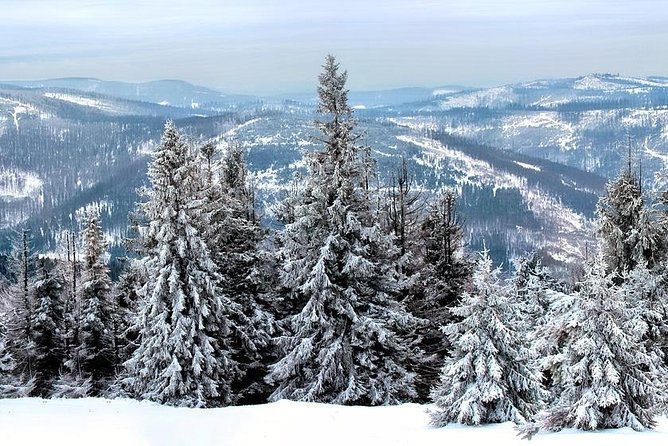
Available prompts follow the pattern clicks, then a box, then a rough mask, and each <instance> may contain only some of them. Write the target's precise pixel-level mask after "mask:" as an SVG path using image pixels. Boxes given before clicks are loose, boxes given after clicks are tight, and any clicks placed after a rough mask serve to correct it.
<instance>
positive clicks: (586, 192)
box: [0, 74, 668, 265]
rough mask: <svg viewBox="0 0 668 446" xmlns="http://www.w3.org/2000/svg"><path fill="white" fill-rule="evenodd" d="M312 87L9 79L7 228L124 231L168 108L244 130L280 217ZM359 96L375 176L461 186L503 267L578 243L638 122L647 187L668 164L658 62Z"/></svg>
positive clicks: (261, 184)
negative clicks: (225, 89)
mask: <svg viewBox="0 0 668 446" xmlns="http://www.w3.org/2000/svg"><path fill="white" fill-rule="evenodd" d="M315 99H316V98H315V91H314V92H313V93H312V94H303V95H276V96H267V97H255V96H243V95H226V94H223V93H221V92H218V91H216V90H213V89H208V88H205V87H198V86H195V85H191V84H189V83H187V82H182V81H169V80H167V81H156V82H151V83H145V84H132V83H125V82H114V81H100V80H97V79H88V78H66V79H53V80H49V81H32V82H17V83H11V85H10V84H8V83H7V82H4V83H3V82H0V236H1V235H2V232H3V231H4V232H5V233H7V231H5V230H9V229H11V228H12V227H17V225H29V226H30V227H31V228H33V229H34V231H33V233H34V234H36V236H35V237H36V238H35V240H36V243H37V244H38V245H37V246H36V248H37V249H44V250H55V249H58V246H59V245H60V244H61V240H60V238H62V234H63V231H64V230H65V229H68V228H73V227H76V225H77V222H76V219H77V215H80V214H81V212H82V210H83V209H85V208H87V207H88V206H97V207H99V208H100V209H102V210H103V219H104V225H105V228H106V230H107V231H108V237H109V239H110V240H112V241H113V242H114V243H116V244H117V243H119V241H120V240H121V239H122V238H123V236H124V231H125V229H126V227H127V215H128V212H129V211H130V210H131V209H132V208H133V204H134V202H135V200H136V199H137V197H136V193H135V189H136V188H137V187H139V186H141V184H143V183H144V182H145V180H146V177H145V169H146V162H147V160H148V155H149V154H150V153H151V151H152V149H153V148H154V147H155V145H156V144H158V142H159V140H160V135H161V132H162V129H163V126H164V121H165V120H166V119H174V120H176V125H177V127H178V128H179V129H180V130H182V131H183V133H184V135H186V137H187V138H188V139H189V140H191V141H193V142H194V143H195V144H200V143H202V142H204V141H213V142H215V143H216V144H218V145H219V146H220V148H221V149H223V148H224V147H225V140H228V139H234V140H236V141H238V142H239V143H240V144H242V145H243V147H244V148H245V149H246V151H247V154H248V161H249V164H250V169H251V171H252V172H253V175H254V178H255V184H256V185H257V187H258V203H261V206H262V207H263V208H264V209H268V210H269V211H268V214H267V216H268V218H269V219H270V218H271V215H270V208H271V205H272V203H275V202H276V200H279V199H280V198H281V197H282V196H283V195H282V194H284V193H285V191H286V188H289V187H290V185H291V184H293V182H294V181H295V180H294V179H295V178H298V177H299V175H300V174H303V172H304V167H305V163H304V162H303V155H304V154H305V153H307V152H308V151H310V150H314V149H317V144H315V142H314V139H313V136H314V135H313V132H314V129H313V120H314V119H315V115H314V111H315V105H316V101H315ZM170 101H171V103H170ZM167 103H170V105H167ZM349 103H350V105H351V106H353V107H354V108H355V116H356V118H357V119H358V121H359V127H358V128H359V130H360V131H361V132H362V133H363V136H362V138H363V140H362V141H363V144H366V145H369V146H370V147H371V148H372V150H373V152H374V155H375V158H376V159H377V162H378V164H377V168H378V173H379V175H378V178H379V187H386V186H387V184H388V181H389V179H390V178H391V177H392V175H393V174H394V173H395V171H396V167H397V165H398V164H399V163H400V162H401V160H402V159H405V160H407V163H408V166H409V169H410V170H411V172H412V174H413V175H414V178H415V181H416V182H417V184H418V185H419V187H420V188H421V189H423V190H425V192H426V193H427V194H430V193H433V192H435V191H437V190H439V189H440V188H441V187H443V186H449V187H453V188H455V189H456V190H457V191H458V193H459V194H460V199H461V208H460V210H461V211H462V214H463V217H464V219H465V221H466V222H467V231H468V235H467V236H468V242H469V246H470V247H471V248H472V249H479V248H481V247H482V244H483V243H486V246H487V247H488V248H490V249H491V252H492V255H493V256H494V259H495V261H498V262H504V264H505V265H508V264H509V260H511V259H513V258H515V257H516V256H517V255H521V254H522V253H526V252H527V251H528V250H532V249H537V250H542V251H543V252H545V253H550V255H551V256H552V261H553V262H555V263H562V264H569V263H572V262H573V260H574V259H577V258H579V257H581V256H582V255H583V252H585V250H586V248H585V247H586V240H587V236H588V234H589V226H590V223H591V221H590V219H591V217H592V216H593V215H594V210H595V206H596V202H597V200H598V197H599V196H600V194H601V193H603V186H604V184H605V181H606V179H608V178H611V177H614V176H615V175H616V174H617V172H618V171H619V168H620V166H622V165H625V163H624V162H625V157H626V156H627V153H628V144H629V136H630V137H631V138H630V141H631V142H632V143H633V144H634V146H633V154H634V157H642V164H643V173H644V175H645V176H644V179H645V183H646V184H647V185H648V186H650V187H648V188H647V190H648V191H649V190H651V186H652V185H651V184H649V183H651V182H652V180H653V174H654V173H655V172H657V171H658V170H659V169H661V168H662V167H663V166H665V165H668V78H664V77H661V76H652V77H648V78H633V77H628V76H619V75H613V74H590V75H586V76H580V77H575V78H566V79H548V80H536V81H531V82H523V83H517V84H512V85H505V86H499V87H492V88H484V89H472V88H466V87H460V86H447V85H446V86H443V87H437V88H422V87H415V88H413V87H409V88H399V89H389V90H377V91H361V92H359V91H351V92H350V93H349ZM179 104H180V105H179ZM37 234H39V235H37ZM0 238H1V237H0ZM116 246H117V248H116V252H119V251H120V248H119V247H118V245H116Z"/></svg>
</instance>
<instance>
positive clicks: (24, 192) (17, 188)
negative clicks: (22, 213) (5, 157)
mask: <svg viewBox="0 0 668 446" xmlns="http://www.w3.org/2000/svg"><path fill="white" fill-rule="evenodd" d="M43 186H44V184H43V182H42V180H41V179H40V178H39V177H38V176H37V175H35V174H33V173H31V172H24V171H21V170H16V169H0V199H4V200H8V201H11V200H14V199H22V198H34V199H41V198H42V193H43Z"/></svg>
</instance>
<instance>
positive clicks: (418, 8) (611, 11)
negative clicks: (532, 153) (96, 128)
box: [0, 0, 668, 93]
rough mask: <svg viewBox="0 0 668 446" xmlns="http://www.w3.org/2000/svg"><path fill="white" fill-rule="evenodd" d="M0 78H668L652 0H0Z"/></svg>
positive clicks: (661, 1) (387, 81)
mask: <svg viewBox="0 0 668 446" xmlns="http://www.w3.org/2000/svg"><path fill="white" fill-rule="evenodd" d="M0 21H1V23H2V24H1V25H0V79H42V78H53V77H66V76H86V77H88V76H90V77H98V78H102V79H113V80H127V81H146V80H155V79H183V80H186V81H190V82H193V83H197V84H202V85H206V86H210V87H215V88H219V89H221V90H223V91H227V92H243V93H271V92H285V91H299V90H308V89H312V88H313V85H314V84H315V82H316V76H317V73H318V72H319V71H320V65H321V64H322V62H323V60H324V56H325V55H326V54H327V53H328V52H330V53H332V54H334V55H335V56H337V58H338V59H339V61H340V62H341V63H342V65H343V66H344V68H346V69H347V70H348V71H349V87H350V88H353V89H376V88H388V87H399V86H438V85H445V84H463V85H472V86H489V85H495V84H502V83H508V82H516V81H523V80H531V79H537V78H547V77H562V76H577V75H582V74H587V73H591V72H614V73H616V72H620V73H624V74H629V75H651V74H659V75H668V57H666V54H667V52H666V48H668V26H666V25H667V24H668V2H666V1H665V0H458V1H450V0H440V1H438V0H413V1H411V0H329V1H322V0H273V1H272V0H185V1H176V0H106V1H104V0H0Z"/></svg>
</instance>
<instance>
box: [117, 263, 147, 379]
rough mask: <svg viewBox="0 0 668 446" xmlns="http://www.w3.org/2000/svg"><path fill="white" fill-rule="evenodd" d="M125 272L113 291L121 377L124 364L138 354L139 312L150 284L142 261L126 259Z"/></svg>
mask: <svg viewBox="0 0 668 446" xmlns="http://www.w3.org/2000/svg"><path fill="white" fill-rule="evenodd" d="M122 263H123V272H122V273H121V275H120V276H119V278H118V281H117V283H116V286H115V287H114V288H113V294H112V304H113V320H112V330H113V335H114V363H115V364H116V368H117V374H118V373H120V372H121V368H122V364H123V363H124V362H125V361H127V360H128V359H129V358H130V357H131V356H132V353H133V352H134V349H135V347H136V341H137V337H138V331H139V327H138V326H137V323H138V321H137V312H138V308H139V305H140V302H141V298H140V296H139V293H140V287H141V285H142V284H144V283H146V274H145V271H144V268H143V263H142V262H141V261H140V260H139V259H134V258H125V259H123V260H122Z"/></svg>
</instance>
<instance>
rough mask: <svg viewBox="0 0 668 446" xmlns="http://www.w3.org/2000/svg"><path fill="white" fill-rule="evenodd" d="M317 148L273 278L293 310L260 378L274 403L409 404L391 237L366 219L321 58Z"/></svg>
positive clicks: (340, 82) (343, 113)
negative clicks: (278, 350)
mask: <svg viewBox="0 0 668 446" xmlns="http://www.w3.org/2000/svg"><path fill="white" fill-rule="evenodd" d="M319 81H320V85H319V87H318V94H319V97H320V103H319V107H318V112H319V114H320V116H321V120H319V121H317V123H316V124H317V127H318V129H319V130H320V131H321V133H322V136H321V138H320V141H321V143H322V144H323V145H324V150H323V151H321V152H316V153H313V154H312V156H311V157H309V175H308V178H307V180H306V185H305V188H304V191H303V194H302V196H301V203H299V204H298V205H297V206H296V207H295V209H294V213H295V217H294V218H295V220H294V222H293V223H290V224H288V225H287V226H286V227H285V229H284V231H283V234H282V243H283V246H282V253H281V255H282V257H283V259H284V262H285V263H284V265H283V269H282V272H281V274H282V280H283V283H284V285H285V286H286V287H287V288H288V289H289V290H290V292H291V293H290V299H292V300H293V301H294V302H297V303H299V305H300V307H301V311H299V313H297V314H295V315H293V316H292V317H291V318H290V319H289V321H288V322H289V326H290V330H291V333H290V334H289V335H286V336H284V337H282V338H281V339H280V346H281V347H282V351H283V352H284V354H283V356H282V358H281V359H280V360H279V361H278V362H277V363H276V364H274V365H272V366H271V368H270V373H269V375H268V380H269V381H270V382H272V383H275V384H276V385H277V386H278V387H277V389H276V390H275V391H274V393H273V394H272V395H271V400H274V401H275V400H278V399H282V398H287V399H293V400H300V401H320V402H330V403H337V404H358V405H379V404H391V403H397V402H401V401H406V400H408V399H411V398H414V397H415V388H414V376H413V374H412V373H410V372H408V371H407V370H406V368H405V366H404V365H403V364H405V363H406V362H407V360H408V358H407V356H408V354H409V350H408V348H407V347H406V346H405V345H404V343H403V342H402V338H401V336H400V334H401V333H403V332H404V331H408V330H410V329H412V328H413V325H414V324H415V319H414V318H413V317H412V316H411V315H410V314H409V313H408V312H407V311H406V310H405V308H404V307H403V306H402V305H401V304H400V303H399V302H398V301H397V300H396V298H395V296H394V293H395V290H396V288H397V279H396V268H395V266H394V265H393V262H392V261H391V258H390V257H389V256H392V255H396V248H395V247H394V246H393V243H392V238H391V237H390V236H387V235H385V234H384V233H383V231H382V230H381V229H380V227H379V225H378V224H376V223H375V222H374V220H373V216H372V213H371V210H370V207H371V205H370V203H369V201H368V200H367V193H366V189H365V166H364V159H365V158H364V154H363V153H360V150H359V147H358V146H357V145H356V139H357V136H356V135H355V133H354V124H355V121H354V119H353V116H352V110H351V109H350V107H349V106H348V101H347V90H346V88H345V83H346V73H345V72H343V73H341V72H339V65H338V63H337V62H336V61H335V59H334V57H333V56H327V59H326V61H325V64H324V67H323V72H322V74H321V75H320V77H319Z"/></svg>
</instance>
